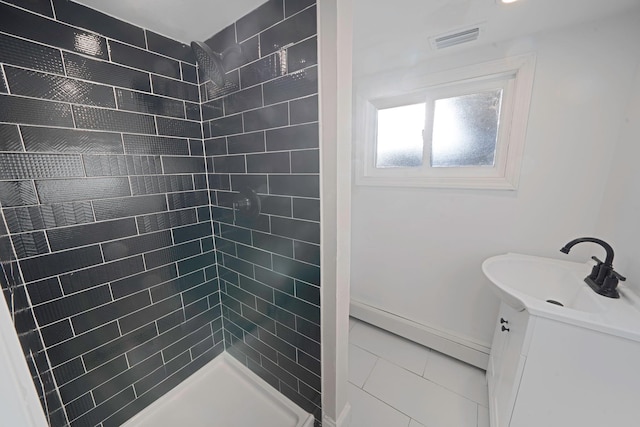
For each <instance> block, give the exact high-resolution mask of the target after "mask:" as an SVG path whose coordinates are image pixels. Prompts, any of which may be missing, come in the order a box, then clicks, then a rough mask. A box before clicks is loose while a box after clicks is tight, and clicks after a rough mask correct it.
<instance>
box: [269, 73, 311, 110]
mask: <svg viewBox="0 0 640 427" xmlns="http://www.w3.org/2000/svg"><path fill="white" fill-rule="evenodd" d="M263 91H264V104H265V105H269V104H275V103H276V102H282V101H287V100H291V99H295V98H302V97H304V96H307V95H312V94H315V93H318V67H311V68H306V69H303V70H300V71H295V72H293V73H291V74H287V75H286V76H282V77H280V78H277V79H275V80H271V81H270V82H267V83H265V84H264V85H263Z"/></svg>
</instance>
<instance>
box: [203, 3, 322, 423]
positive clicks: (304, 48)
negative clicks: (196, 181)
mask: <svg viewBox="0 0 640 427" xmlns="http://www.w3.org/2000/svg"><path fill="white" fill-rule="evenodd" d="M316 34H317V30H316V7H315V1H309V0H285V1H284V2H283V1H281V0H270V1H268V2H266V3H265V4H263V5H262V6H260V7H259V8H258V9H256V10H255V11H253V12H251V13H249V14H248V15H246V16H244V17H242V18H240V19H239V20H238V21H236V23H235V24H234V25H231V26H229V27H227V28H225V29H224V30H223V31H221V32H219V33H218V34H215V35H214V36H213V37H211V38H210V39H209V40H207V41H206V43H207V44H209V46H210V47H211V48H212V49H213V50H215V51H219V52H221V51H224V50H225V49H227V48H229V47H230V46H232V45H233V44H235V43H240V44H241V45H242V48H243V57H240V58H237V57H234V58H231V59H229V60H228V61H226V62H227V63H226V65H227V76H228V77H229V78H228V80H227V82H226V85H225V87H224V88H222V89H216V88H213V87H212V86H211V84H210V83H206V82H205V83H204V84H203V85H202V87H201V94H202V101H203V120H204V130H205V135H204V136H205V154H206V156H207V167H208V172H209V189H210V192H211V200H212V204H213V208H212V210H213V219H214V224H215V226H214V230H215V235H216V248H217V250H218V261H219V263H220V264H219V266H218V269H219V273H220V283H221V295H222V311H223V314H224V333H225V342H226V345H227V351H228V352H229V353H230V354H232V355H233V356H234V357H236V358H237V359H238V360H240V361H241V362H242V363H244V364H245V365H246V366H247V367H248V368H249V369H251V370H252V371H254V372H255V373H257V374H258V375H260V376H261V377H262V378H263V379H264V380H265V381H267V382H268V383H269V384H271V385H272V386H274V387H275V388H277V389H278V390H279V391H280V392H282V393H283V394H284V395H286V396H287V397H289V398H291V399H292V400H293V401H294V402H296V403H298V404H299V405H300V406H302V407H303V408H304V409H306V410H307V411H309V412H312V413H315V414H316V419H317V421H316V425H320V418H321V417H320V414H321V403H320V395H321V385H320V384H321V380H320V379H321V373H320V259H319V257H320V256H319V253H320V246H319V243H320V222H319V221H320V191H319V156H318V153H319V136H318V96H317V93H318V81H317V56H318V55H317V36H316ZM254 40H256V41H259V44H258V46H259V50H258V52H257V55H255V52H254V50H253V49H255V48H256V47H257V46H256V44H255V43H254V42H253V41H254ZM285 59H286V60H285ZM244 187H249V188H251V189H253V190H254V191H255V192H257V193H258V195H259V196H260V198H261V204H262V214H261V215H260V216H259V217H258V218H257V219H246V218H242V217H241V216H240V217H239V216H238V215H235V216H234V212H233V203H234V201H235V198H236V194H237V192H238V191H240V190H241V189H242V188H244Z"/></svg>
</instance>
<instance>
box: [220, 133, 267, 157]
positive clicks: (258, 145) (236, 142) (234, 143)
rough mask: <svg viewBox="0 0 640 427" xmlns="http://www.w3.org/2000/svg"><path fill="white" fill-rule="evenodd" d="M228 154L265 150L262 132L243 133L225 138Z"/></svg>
mask: <svg viewBox="0 0 640 427" xmlns="http://www.w3.org/2000/svg"><path fill="white" fill-rule="evenodd" d="M227 141H228V144H227V145H228V147H229V154H242V153H260V152H264V151H265V134H264V132H253V133H244V134H242V135H237V136H230V137H228V138H227Z"/></svg>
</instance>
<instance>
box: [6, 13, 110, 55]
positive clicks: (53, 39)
mask: <svg viewBox="0 0 640 427" xmlns="http://www.w3.org/2000/svg"><path fill="white" fill-rule="evenodd" d="M0 30H1V31H3V32H5V33H8V34H12V35H16V36H18V37H22V38H25V39H29V40H33V41H36V42H41V43H45V44H48V45H51V46H55V47H59V48H62V49H66V50H70V51H75V52H78V53H81V54H83V55H88V56H95V57H98V58H102V59H107V58H108V54H107V43H106V40H105V39H104V37H101V36H99V35H97V34H95V33H91V32H88V31H82V30H79V29H77V28H74V27H71V26H68V25H65V24H62V23H60V22H57V21H53V20H51V19H47V18H44V17H41V16H38V15H34V14H32V13H29V12H26V11H23V10H20V9H16V8H15V7H12V6H9V5H7V4H4V3H0Z"/></svg>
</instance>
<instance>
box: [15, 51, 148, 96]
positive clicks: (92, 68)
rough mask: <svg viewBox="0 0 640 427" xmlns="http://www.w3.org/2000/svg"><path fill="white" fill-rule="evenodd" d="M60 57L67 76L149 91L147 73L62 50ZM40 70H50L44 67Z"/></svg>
mask: <svg viewBox="0 0 640 427" xmlns="http://www.w3.org/2000/svg"><path fill="white" fill-rule="evenodd" d="M62 57H63V58H64V67H65V69H66V71H67V75H68V76H69V77H76V78H79V79H83V80H90V81H93V82H97V83H104V84H108V85H113V86H118V87H123V88H127V89H135V90H140V91H144V92H151V83H150V80H149V73H145V72H142V71H139V70H133V69H131V68H127V67H123V66H121V65H118V64H112V63H110V62H105V61H100V60H97V59H92V58H87V57H85V56H80V55H76V54H74V53H69V52H63V54H62ZM16 65H20V64H16ZM29 68H35V67H29ZM36 69H40V68H36ZM42 71H50V70H47V69H45V70H42ZM60 74H62V73H60Z"/></svg>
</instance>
